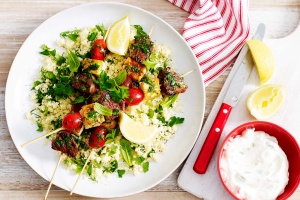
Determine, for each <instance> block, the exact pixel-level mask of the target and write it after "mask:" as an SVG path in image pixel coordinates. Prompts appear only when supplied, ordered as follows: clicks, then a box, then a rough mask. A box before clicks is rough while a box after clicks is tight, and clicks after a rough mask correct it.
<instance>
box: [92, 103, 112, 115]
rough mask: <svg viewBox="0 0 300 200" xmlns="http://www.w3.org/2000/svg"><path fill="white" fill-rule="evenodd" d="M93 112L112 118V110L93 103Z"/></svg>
mask: <svg viewBox="0 0 300 200" xmlns="http://www.w3.org/2000/svg"><path fill="white" fill-rule="evenodd" d="M94 110H95V111H96V112H97V113H99V114H101V115H104V116H112V110H111V109H109V108H108V107H106V106H103V105H102V104H100V103H97V102H96V103H94Z"/></svg>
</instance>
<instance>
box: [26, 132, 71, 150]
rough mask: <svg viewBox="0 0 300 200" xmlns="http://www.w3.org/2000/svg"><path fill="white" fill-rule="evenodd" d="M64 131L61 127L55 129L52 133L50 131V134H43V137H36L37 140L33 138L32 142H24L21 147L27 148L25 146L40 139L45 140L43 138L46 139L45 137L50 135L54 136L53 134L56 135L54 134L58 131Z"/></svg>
mask: <svg viewBox="0 0 300 200" xmlns="http://www.w3.org/2000/svg"><path fill="white" fill-rule="evenodd" d="M64 129H65V128H63V127H61V128H58V129H56V130H54V131H52V132H50V133H46V134H44V135H42V136H40V137H38V138H35V139H33V140H31V141H29V142H26V143H24V144H22V145H21V147H25V146H27V145H29V144H31V143H33V142H35V141H38V140H40V139H42V138H45V137H47V136H49V135H52V134H54V133H56V132H58V131H61V130H64Z"/></svg>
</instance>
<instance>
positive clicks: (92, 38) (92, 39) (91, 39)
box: [87, 32, 98, 42]
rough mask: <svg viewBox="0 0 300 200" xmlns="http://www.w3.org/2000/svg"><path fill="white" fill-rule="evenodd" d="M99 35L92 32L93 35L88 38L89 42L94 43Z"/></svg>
mask: <svg viewBox="0 0 300 200" xmlns="http://www.w3.org/2000/svg"><path fill="white" fill-rule="evenodd" d="M97 35H98V33H97V32H92V33H91V34H89V36H88V38H87V39H88V41H91V42H92V41H94V40H95V39H96V37H97Z"/></svg>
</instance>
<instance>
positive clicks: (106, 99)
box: [98, 90, 120, 121]
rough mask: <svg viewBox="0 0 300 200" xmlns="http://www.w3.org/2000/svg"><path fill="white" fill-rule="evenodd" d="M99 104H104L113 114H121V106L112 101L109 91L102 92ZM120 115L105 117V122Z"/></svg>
mask: <svg viewBox="0 0 300 200" xmlns="http://www.w3.org/2000/svg"><path fill="white" fill-rule="evenodd" d="M98 102H99V103H100V104H102V105H103V106H106V107H108V108H109V109H111V110H112V111H113V113H119V110H120V105H119V104H118V103H117V102H115V101H114V100H112V99H111V97H110V95H109V91H107V90H104V91H102V92H101V95H100V97H99V99H98ZM118 116H119V115H118V114H117V115H112V116H105V120H108V121H111V120H114V119H116V118H117V117H118Z"/></svg>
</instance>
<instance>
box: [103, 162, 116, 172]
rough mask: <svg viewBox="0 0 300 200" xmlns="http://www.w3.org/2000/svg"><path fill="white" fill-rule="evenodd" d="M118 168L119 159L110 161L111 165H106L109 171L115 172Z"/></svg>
mask: <svg viewBox="0 0 300 200" xmlns="http://www.w3.org/2000/svg"><path fill="white" fill-rule="evenodd" d="M117 169H118V161H117V160H113V161H112V162H111V163H110V166H109V167H105V168H104V171H106V172H109V173H113V172H115V171H116V170H117Z"/></svg>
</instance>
